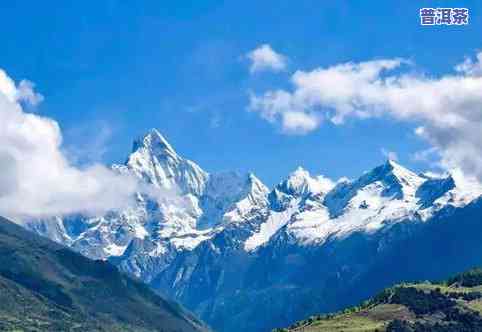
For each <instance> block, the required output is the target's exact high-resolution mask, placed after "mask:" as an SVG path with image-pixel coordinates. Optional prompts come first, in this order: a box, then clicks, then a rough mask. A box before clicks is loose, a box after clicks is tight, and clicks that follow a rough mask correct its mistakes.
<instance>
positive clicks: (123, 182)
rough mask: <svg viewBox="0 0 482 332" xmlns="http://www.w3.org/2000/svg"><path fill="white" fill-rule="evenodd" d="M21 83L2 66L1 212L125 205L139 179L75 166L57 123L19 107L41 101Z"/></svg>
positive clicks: (15, 214) (33, 213) (14, 214)
mask: <svg viewBox="0 0 482 332" xmlns="http://www.w3.org/2000/svg"><path fill="white" fill-rule="evenodd" d="M22 82H23V83H22ZM22 82H20V84H18V85H16V84H15V83H14V81H13V80H12V79H11V78H10V77H8V75H7V74H6V73H5V72H4V71H3V70H1V69H0V169H1V170H2V171H1V172H0V215H3V216H7V217H10V218H14V219H17V220H19V219H21V218H23V217H43V216H51V215H60V214H69V213H88V214H97V213H103V212H105V211H107V210H111V209H116V208H120V207H124V206H126V205H127V204H129V203H130V202H131V199H132V195H133V193H134V192H135V191H137V190H138V189H139V187H138V183H137V181H136V180H135V179H133V178H131V177H129V176H126V175H121V174H118V173H116V172H114V171H112V170H110V169H109V168H106V167H104V166H102V165H100V164H90V165H89V166H87V167H83V168H78V167H75V166H73V165H72V164H71V163H70V162H69V160H67V158H66V157H65V156H64V154H63V153H62V150H61V146H62V135H61V131H60V128H59V125H58V123H57V122H56V121H54V120H52V119H50V118H47V117H42V116H39V115H37V114H32V113H27V112H25V111H24V109H23V108H22V104H24V103H33V104H35V103H38V102H40V101H41V100H42V96H41V95H39V94H37V93H35V92H34V91H33V89H32V88H33V84H31V83H29V82H27V81H22Z"/></svg>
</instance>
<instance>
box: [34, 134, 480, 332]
mask: <svg viewBox="0 0 482 332" xmlns="http://www.w3.org/2000/svg"><path fill="white" fill-rule="evenodd" d="M112 167H113V169H115V170H117V171H119V172H125V173H128V174H131V175H133V176H135V177H137V178H138V179H139V180H140V181H141V182H142V183H144V184H145V188H146V190H145V192H142V193H138V194H137V196H136V197H135V198H136V204H135V205H134V206H129V207H126V208H125V209H124V210H122V211H113V212H111V213H108V214H106V215H103V216H96V217H86V216H78V215H77V216H68V217H56V218H52V219H49V220H31V221H29V222H28V223H26V227H27V228H29V229H31V230H34V231H36V232H38V233H40V234H42V235H45V236H48V237H50V238H51V239H53V240H55V241H58V242H61V243H65V244H67V245H69V246H71V247H72V248H74V249H75V250H77V251H79V252H81V253H82V254H84V255H86V256H88V257H90V258H95V259H109V260H110V261H112V262H113V263H115V264H116V265H118V266H119V268H120V269H121V270H123V271H125V272H127V273H130V274H133V275H135V276H137V277H139V278H141V279H142V280H143V281H145V282H146V283H149V284H150V285H151V286H153V287H154V288H155V289H157V290H159V291H160V292H162V293H166V294H169V295H171V296H173V297H175V298H176V299H178V300H180V301H181V303H183V304H184V305H185V306H187V307H188V308H189V309H191V310H193V311H195V312H197V313H198V314H199V315H200V316H201V318H203V319H204V320H205V321H207V322H208V323H209V324H211V325H212V326H213V327H214V328H215V329H217V330H219V331H230V332H231V331H246V330H252V331H263V330H267V329H269V328H272V327H274V326H273V325H272V324H273V323H275V321H273V317H276V323H280V325H288V324H289V323H290V322H291V321H294V320H297V319H300V318H303V317H302V316H301V317H300V315H305V314H306V313H309V312H311V311H313V312H315V311H320V310H326V309H331V310H332V309H333V308H337V306H339V305H340V304H341V303H342V302H341V300H340V298H339V297H338V295H337V294H339V292H340V291H341V290H340V289H342V288H347V289H348V288H349V286H353V285H358V284H357V282H358V281H359V280H362V279H363V276H364V275H368V274H369V273H371V272H370V271H372V270H370V269H371V267H373V266H376V264H377V263H378V262H381V261H383V260H384V259H386V257H388V256H389V255H391V254H392V253H393V252H395V248H398V247H397V246H399V245H400V243H403V241H410V239H412V238H414V237H415V236H416V234H422V233H423V232H424V230H425V229H427V226H426V225H437V226H436V227H445V226H444V225H445V224H444V223H443V222H440V220H446V219H447V220H451V219H450V218H453V216H454V215H456V214H457V213H459V211H468V210H470V207H472V206H474V205H475V206H477V204H478V202H479V200H478V198H479V197H480V195H481V194H482V188H481V187H480V185H479V184H477V183H476V182H474V181H469V180H467V179H465V178H464V177H463V176H462V175H461V174H460V173H457V172H455V173H453V174H450V175H447V176H445V177H431V176H428V175H425V174H415V173H413V172H411V171H410V170H408V169H406V168H404V167H403V166H401V165H399V164H397V163H396V162H394V161H391V160H389V161H387V162H386V163H384V164H383V165H381V166H378V167H376V168H374V169H373V170H371V171H369V172H366V173H365V174H363V175H362V176H361V177H359V178H358V179H355V180H351V181H350V180H342V181H338V183H334V182H333V181H331V180H329V179H327V178H325V177H323V176H312V175H310V174H309V173H308V172H307V171H306V170H304V169H302V168H298V169H297V170H295V171H294V172H293V173H292V174H290V175H289V176H288V177H287V179H286V180H284V181H282V182H281V183H279V184H278V185H276V186H275V187H274V188H273V189H272V190H269V189H268V188H267V187H266V186H265V185H264V184H263V183H262V182H261V181H260V180H259V179H258V178H256V176H255V175H253V174H243V175H241V174H238V173H235V172H225V173H215V174H210V173H208V172H206V171H204V170H203V169H202V168H201V167H199V166H198V165H197V164H195V163H194V162H192V161H190V160H187V159H185V158H183V157H181V156H179V155H178V154H177V153H176V151H175V150H174V149H173V147H172V146H171V145H170V144H169V143H168V142H167V140H166V139H165V138H164V137H163V136H162V135H161V134H160V133H159V132H158V131H157V130H151V131H150V132H149V133H147V135H145V136H144V137H142V138H141V139H139V140H136V141H135V143H134V146H133V150H132V153H131V154H130V155H129V156H128V158H127V161H126V162H125V164H123V165H113V166H112ZM480 216H482V208H481V213H480ZM435 221H437V222H435ZM430 227H432V226H430ZM402 274H403V273H400V275H401V276H400V277H402ZM394 278H397V276H395V277H394ZM374 279H376V278H374ZM371 282H372V280H371V281H370V282H367V281H366V283H371ZM362 286H363V285H362ZM378 286H379V287H380V288H382V287H384V286H386V285H385V284H384V283H383V282H382V281H380V282H379V284H376V283H375V286H374V287H378ZM340 287H341V288H340ZM337 291H338V293H337ZM353 294H357V293H356V292H354V293H352V294H351V295H350V296H346V298H347V299H352V300H353V299H357V297H356V296H355V295H353ZM360 296H361V295H360ZM312 297H314V298H312ZM315 300H316V301H315ZM346 301H349V300H346ZM261 307H262V308H264V309H263V311H262V312H260V310H261V309H260V308H261ZM268 307H269V308H270V309H269V310H268V311H266V308H268ZM305 309H306V310H305Z"/></svg>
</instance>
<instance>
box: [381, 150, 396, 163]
mask: <svg viewBox="0 0 482 332" xmlns="http://www.w3.org/2000/svg"><path fill="white" fill-rule="evenodd" d="M381 152H382V154H383V155H384V156H385V158H387V159H389V160H393V161H398V154H397V153H396V152H395V151H390V150H387V149H385V148H382V149H381Z"/></svg>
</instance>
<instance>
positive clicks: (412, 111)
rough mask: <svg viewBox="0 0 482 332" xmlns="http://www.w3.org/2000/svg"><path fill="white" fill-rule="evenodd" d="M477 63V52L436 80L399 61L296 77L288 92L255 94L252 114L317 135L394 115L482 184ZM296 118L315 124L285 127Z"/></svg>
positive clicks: (448, 163)
mask: <svg viewBox="0 0 482 332" xmlns="http://www.w3.org/2000/svg"><path fill="white" fill-rule="evenodd" d="M481 60H482V53H479V54H477V59H476V60H471V59H469V60H467V59H466V60H465V62H464V63H462V64H460V65H458V66H456V68H455V72H453V73H451V74H446V75H443V76H440V77H429V76H426V75H421V74H417V73H415V72H412V71H410V66H405V65H406V64H407V65H408V64H409V62H408V61H404V60H402V59H382V60H373V61H367V62H361V63H344V64H339V65H335V66H332V67H328V68H317V69H315V70H312V71H297V72H295V73H294V74H293V76H292V78H291V81H292V84H293V89H292V90H289V91H288V90H275V91H267V92H265V93H264V94H262V95H261V96H256V95H253V96H252V97H251V103H250V110H251V111H255V112H259V113H260V114H261V116H262V117H264V118H265V119H267V120H269V121H271V122H276V123H279V124H280V125H281V126H282V128H283V129H285V130H287V131H289V130H291V129H293V128H294V127H295V128H298V132H299V133H307V132H310V131H312V130H315V129H316V128H317V127H319V125H320V124H321V123H322V120H329V121H332V122H333V123H335V124H339V125H341V124H343V122H344V121H345V119H347V118H362V119H363V118H370V117H378V116H391V117H393V118H395V119H397V120H400V121H407V122H413V123H414V124H416V125H418V126H419V127H418V129H417V130H416V133H417V135H419V136H420V137H422V138H424V139H425V140H427V141H428V142H430V143H431V144H432V146H433V147H434V148H435V149H436V151H437V152H438V153H439V155H440V157H441V160H440V163H441V164H442V165H443V166H444V167H445V168H447V169H448V168H455V167H460V168H461V169H462V170H463V171H464V172H467V173H470V174H472V175H475V176H477V177H478V178H479V179H482V77H481V75H480V73H481V72H482V70H481V68H482V63H481ZM394 69H397V71H394ZM293 113H296V114H301V116H302V117H303V118H305V120H306V118H310V119H311V120H312V121H311V122H310V121H305V123H306V124H307V125H305V126H303V125H300V122H299V121H294V122H293V123H290V118H293V116H292V114H293ZM287 114H289V116H287ZM314 123H317V125H316V126H315V125H313V124H314ZM292 124H293V125H294V127H293V125H292Z"/></svg>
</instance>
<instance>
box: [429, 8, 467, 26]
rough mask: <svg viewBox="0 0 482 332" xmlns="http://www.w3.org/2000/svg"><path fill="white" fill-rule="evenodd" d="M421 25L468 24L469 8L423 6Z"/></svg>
mask: <svg viewBox="0 0 482 332" xmlns="http://www.w3.org/2000/svg"><path fill="white" fill-rule="evenodd" d="M420 24H421V25H467V24H469V9H468V8H421V9H420Z"/></svg>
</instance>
